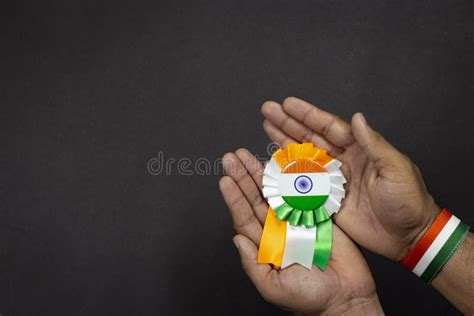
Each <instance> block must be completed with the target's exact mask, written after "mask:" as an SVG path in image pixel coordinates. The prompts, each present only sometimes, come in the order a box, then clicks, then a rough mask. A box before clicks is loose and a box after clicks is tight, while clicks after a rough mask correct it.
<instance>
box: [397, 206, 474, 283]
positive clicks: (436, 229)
mask: <svg viewBox="0 0 474 316" xmlns="http://www.w3.org/2000/svg"><path fill="white" fill-rule="evenodd" d="M468 232H469V226H467V225H466V224H464V223H462V222H461V221H460V220H459V218H457V217H456V216H454V215H453V214H451V213H450V212H449V211H448V210H446V209H443V210H442V211H441V212H440V213H439V215H438V217H437V218H436V220H435V221H434V223H433V225H431V227H430V228H429V229H428V231H427V232H426V233H425V235H424V236H423V238H421V239H420V241H418V243H417V244H416V245H415V247H414V248H413V249H412V250H410V251H409V252H408V253H407V254H406V255H405V257H403V259H402V260H401V261H400V262H401V263H402V264H403V265H404V266H405V267H407V268H408V269H409V270H410V271H412V272H413V273H415V274H416V275H417V276H419V277H421V278H422V279H423V280H424V281H425V282H427V283H431V281H432V280H433V279H434V278H435V276H436V275H437V274H438V273H439V271H440V270H441V269H442V268H443V266H444V265H445V264H446V263H447V262H448V261H449V259H450V258H451V256H452V255H453V254H454V253H455V252H456V250H457V249H458V248H459V246H460V245H461V244H462V242H463V241H464V239H465V238H466V236H467V234H468Z"/></svg>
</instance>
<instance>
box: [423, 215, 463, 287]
mask: <svg viewBox="0 0 474 316" xmlns="http://www.w3.org/2000/svg"><path fill="white" fill-rule="evenodd" d="M468 232H469V226H467V225H466V224H464V223H462V222H460V223H459V225H458V226H457V227H456V229H455V230H454V232H453V233H452V235H451V236H450V237H449V238H448V240H447V241H446V243H445V244H444V245H443V247H442V248H441V249H440V251H439V252H438V253H437V254H436V256H435V257H434V258H433V260H432V261H431V263H430V264H429V265H428V267H427V268H426V270H425V271H424V272H423V274H422V275H421V278H422V279H423V280H424V281H425V282H427V283H431V281H432V280H433V279H434V278H435V276H436V275H437V274H438V273H439V271H440V270H441V269H442V268H443V266H444V265H445V264H446V263H447V262H448V261H449V259H450V258H451V257H452V255H453V254H454V253H455V252H456V250H457V249H458V248H459V246H460V245H461V243H462V242H463V241H464V239H465V238H466V236H467V234H468Z"/></svg>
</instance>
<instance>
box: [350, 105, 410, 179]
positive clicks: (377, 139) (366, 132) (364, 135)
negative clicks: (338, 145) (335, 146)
mask: <svg viewBox="0 0 474 316" xmlns="http://www.w3.org/2000/svg"><path fill="white" fill-rule="evenodd" d="M352 132H353V133H354V137H355V139H356V142H357V144H358V145H359V146H360V147H361V148H362V150H363V151H364V153H365V154H366V155H367V157H368V158H369V160H370V161H372V162H373V163H374V164H375V166H376V167H377V169H378V171H379V172H385V171H389V170H394V169H396V167H397V166H400V164H402V163H403V162H404V157H403V155H402V154H401V153H400V152H399V151H398V150H397V149H395V147H393V146H392V145H391V144H390V143H389V142H387V141H386V140H385V139H384V138H383V137H382V135H380V134H379V133H377V132H376V131H374V130H373V129H372V128H371V127H370V126H369V125H368V124H367V121H366V120H365V118H364V116H363V115H362V114H361V113H356V114H354V116H353V117H352Z"/></svg>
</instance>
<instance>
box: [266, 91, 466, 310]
mask: <svg viewBox="0 0 474 316" xmlns="http://www.w3.org/2000/svg"><path fill="white" fill-rule="evenodd" d="M262 113H263V115H264V116H265V118H266V120H265V121H264V124H263V126H264V129H265V131H266V132H267V134H268V136H270V138H271V139H272V140H274V141H275V142H276V143H278V144H279V145H280V146H286V145H287V144H288V143H297V142H312V143H314V144H315V145H316V146H318V147H322V148H325V149H327V150H328V151H329V153H330V155H331V156H333V157H335V158H337V159H339V160H340V161H342V163H343V166H342V171H343V173H344V175H345V176H346V178H347V179H348V184H346V187H345V188H346V190H347V195H346V198H345V199H344V200H343V203H342V208H341V210H340V211H339V212H338V213H337V214H335V216H334V218H335V222H336V224H337V225H338V226H339V227H340V228H341V229H342V230H343V231H344V232H345V233H346V234H347V235H348V236H350V237H351V238H352V239H353V240H354V241H355V242H357V243H358V244H360V245H361V246H363V247H365V248H367V249H369V250H371V251H373V252H375V253H378V254H380V255H383V256H385V257H388V258H390V259H393V260H400V259H401V258H403V256H404V255H405V254H406V253H407V252H408V251H409V250H410V249H411V248H413V246H414V245H415V244H416V243H417V242H418V241H419V240H420V239H421V237H422V236H423V235H424V233H425V232H426V230H427V229H428V228H429V227H430V226H431V224H432V223H433V221H434V220H435V219H436V217H437V215H438V214H439V211H440V209H439V207H438V206H437V205H436V203H435V202H434V200H433V197H432V196H431V195H430V194H429V192H428V190H427V189H426V186H425V183H424V181H423V178H422V176H421V173H420V171H419V169H418V168H417V167H416V166H415V164H413V162H411V160H410V159H409V158H408V157H406V156H405V155H403V154H402V153H400V152H399V151H398V150H397V149H395V148H394V147H393V146H392V145H390V144H389V143H388V142H387V141H386V140H385V139H384V138H383V137H382V136H381V135H380V134H379V133H377V132H375V131H374V130H373V129H372V128H371V127H370V126H369V125H368V124H367V122H366V120H365V118H364V117H363V116H362V114H360V113H358V114H355V115H354V116H353V117H352V122H351V124H348V123H346V122H344V121H343V120H342V119H340V118H339V117H337V116H335V115H333V114H331V113H328V112H325V111H323V110H321V109H319V108H317V107H315V106H313V105H311V104H309V103H307V102H305V101H303V100H299V99H297V98H287V99H286V100H285V101H284V102H283V104H282V105H280V104H278V103H276V102H271V101H270V102H266V103H265V104H263V106H262ZM473 245H474V237H473V234H472V233H470V234H469V235H468V237H467V238H466V240H465V241H464V243H463V244H461V246H460V248H459V250H458V251H457V252H456V253H455V254H454V255H453V257H452V258H451V260H450V261H448V263H447V264H446V266H445V267H444V268H443V269H442V270H441V272H440V273H439V274H438V276H437V277H436V278H435V279H434V280H433V282H432V285H433V286H434V287H435V288H436V289H437V290H438V291H440V292H441V293H442V294H443V295H444V296H445V297H446V298H447V299H448V300H449V301H450V302H451V303H453V305H455V306H456V307H457V308H458V309H459V310H461V311H462V312H464V313H465V314H473V313H474V246H473Z"/></svg>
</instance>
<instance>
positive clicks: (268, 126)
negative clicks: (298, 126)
mask: <svg viewBox="0 0 474 316" xmlns="http://www.w3.org/2000/svg"><path fill="white" fill-rule="evenodd" d="M263 129H264V130H265V133H267V135H268V137H270V139H271V140H273V141H274V142H275V143H277V144H278V146H280V147H282V148H284V147H286V145H288V144H294V143H298V141H296V140H295V139H293V138H291V137H290V136H288V135H286V134H285V133H283V132H282V131H281V130H280V129H278V128H277V127H276V126H275V125H273V124H272V123H270V121H269V120H265V121H263Z"/></svg>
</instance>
